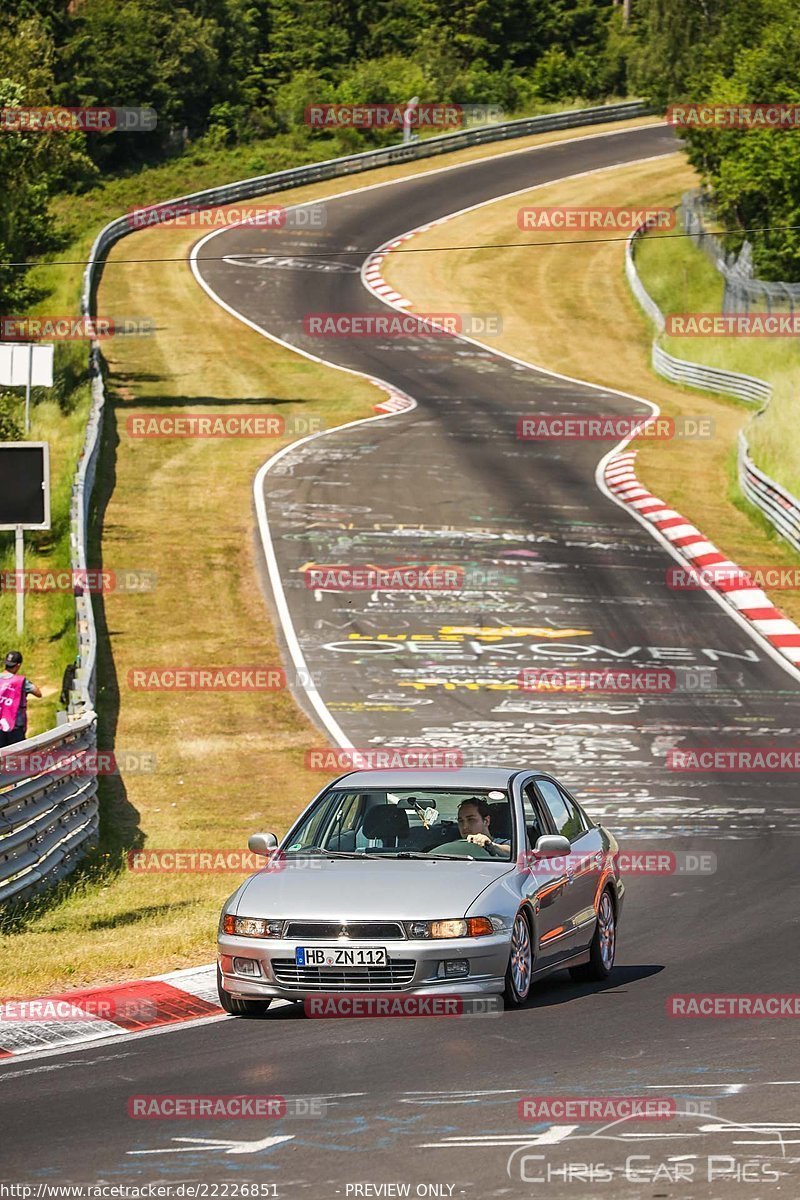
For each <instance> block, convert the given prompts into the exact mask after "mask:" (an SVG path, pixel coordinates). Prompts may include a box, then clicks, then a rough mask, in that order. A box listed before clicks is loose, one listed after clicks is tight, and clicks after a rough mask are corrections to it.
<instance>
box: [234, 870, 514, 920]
mask: <svg viewBox="0 0 800 1200" xmlns="http://www.w3.org/2000/svg"><path fill="white" fill-rule="evenodd" d="M513 870H514V867H513V864H510V863H508V862H506V863H497V862H488V861H484V860H482V859H469V860H467V861H461V860H459V859H451V860H449V861H448V860H446V859H430V860H429V861H423V860H420V859H399V860H398V859H382V860H381V861H370V860H369V859H364V860H355V859H347V858H339V859H333V860H331V859H318V858H314V859H303V860H302V865H301V864H300V863H298V864H292V863H289V862H287V863H286V864H285V865H284V867H283V869H282V870H273V871H259V872H258V874H257V875H254V876H253V877H252V878H251V879H250V880H248V882H247V883H246V884H245V885H244V888H243V889H242V890H241V891H240V892H239V900H238V904H237V905H236V907H235V908H232V909H231V911H234V912H235V913H236V914H237V915H240V916H246V917H275V918H288V917H294V918H302V919H305V920H325V921H330V920H339V919H341V920H347V921H355V920H368V919H369V920H405V921H413V920H426V919H428V920H431V919H435V918H437V917H442V918H444V917H462V916H464V915H465V914H466V912H467V910H468V909H469V907H470V905H471V904H472V903H473V902H474V901H475V899H476V897H477V896H478V895H479V894H480V893H481V892H482V891H483V890H484V888H486V887H487V886H488V885H489V884H491V883H494V882H496V881H497V880H498V879H501V878H502V876H503V875H506V874H508V873H509V872H511V871H513ZM234 903H235V901H234Z"/></svg>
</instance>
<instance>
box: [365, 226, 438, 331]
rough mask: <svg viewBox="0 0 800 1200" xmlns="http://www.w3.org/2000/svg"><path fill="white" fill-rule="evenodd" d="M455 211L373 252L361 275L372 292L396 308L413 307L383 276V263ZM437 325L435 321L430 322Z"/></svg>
mask: <svg viewBox="0 0 800 1200" xmlns="http://www.w3.org/2000/svg"><path fill="white" fill-rule="evenodd" d="M456 215H457V214H455V213H452V214H451V213H448V214H447V216H446V217H439V219H438V220H436V221H429V222H428V223H427V225H420V226H419V227H418V228H417V229H412V230H410V231H409V232H408V233H404V234H401V236H400V237H398V238H394V239H393V241H391V242H386V244H385V245H383V246H381V247H380V248H379V249H378V250H376V251H375V253H374V254H371V255H370V256H369V258H368V259H367V260H366V262H365V263H364V266H363V269H362V273H361V277H362V279H363V281H364V283H365V284H366V286H367V287H368V288H369V290H370V291H371V292H374V293H375V295H376V296H377V297H378V298H379V299H380V300H383V301H385V302H386V303H387V304H391V305H393V307H394V308H401V309H406V308H411V306H412V304H413V301H412V300H409V299H408V298H407V297H406V296H403V295H401V294H400V292H397V291H395V289H394V288H393V287H391V286H390V285H389V284H388V283H387V282H386V280H385V279H384V278H383V272H382V265H381V264H382V263H383V261H384V259H385V258H388V256H389V255H390V254H391V252H392V250H397V249H398V248H399V247H400V246H402V245H403V243H404V242H410V241H411V239H412V238H414V237H416V236H417V234H418V233H425V232H426V231H427V230H428V229H433V228H435V226H437V225H444V224H446V222H447V221H450V220H452V218H453V216H456ZM430 323H431V324H432V325H435V324H436V322H435V321H431V322H430Z"/></svg>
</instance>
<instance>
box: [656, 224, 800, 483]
mask: <svg viewBox="0 0 800 1200" xmlns="http://www.w3.org/2000/svg"><path fill="white" fill-rule="evenodd" d="M637 267H638V270H639V274H640V276H641V279H642V282H643V283H644V285H645V287H646V288H647V290H648V291H649V292H650V294H651V296H653V298H654V299H655V301H656V303H657V304H658V305H659V307H660V308H661V310H662V312H664V313H676V312H721V311H722V299H723V292H724V288H723V282H722V277H721V276H720V274H719V272H718V271H717V270H716V269H715V268H714V266H713V265H712V264H711V263H710V262H709V260H708V259H707V258H706V256H705V254H703V252H702V251H701V250H698V249H696V248H695V247H694V246H693V245H692V243H691V241H689V239H688V238H675V237H672V238H667V237H664V236H660V235H659V234H657V233H654V234H652V235H650V234H649V235H648V236H647V237H645V238H643V239H642V240H641V241H640V243H639V253H638V257H637ZM663 345H664V349H665V350H667V351H669V353H670V354H674V355H676V356H677V357H678V358H686V359H693V360H694V361H695V362H702V363H705V364H707V365H708V366H713V367H723V368H725V369H726V370H728V371H741V372H743V373H744V374H746V375H755V376H756V377H757V378H759V379H766V380H767V381H768V382H769V383H771V384H772V389H773V395H772V399H771V400H770V402H769V405H768V406H767V408H766V409H765V411H764V412H763V413H762V414H761V415H760V416H759V417H758V419H757V420H755V421H754V422H753V423H752V425H751V426H750V427H749V428H748V430H747V440H748V442H749V444H750V450H751V453H752V455H753V458H754V460H755V461H756V463H757V464H758V466H760V467H761V469H762V470H764V471H766V472H767V473H768V474H769V475H771V476H772V477H773V478H774V479H777V480H778V482H779V483H781V484H783V486H784V487H787V488H788V489H789V490H790V491H791V492H793V493H794V494H795V495H796V496H800V439H798V438H797V437H796V436H795V435H796V429H797V417H798V399H797V396H798V392H800V344H799V343H798V339H797V338H792V337H716V338H710V337H692V338H687V337H684V338H676V337H668V338H665V339H664V341H663Z"/></svg>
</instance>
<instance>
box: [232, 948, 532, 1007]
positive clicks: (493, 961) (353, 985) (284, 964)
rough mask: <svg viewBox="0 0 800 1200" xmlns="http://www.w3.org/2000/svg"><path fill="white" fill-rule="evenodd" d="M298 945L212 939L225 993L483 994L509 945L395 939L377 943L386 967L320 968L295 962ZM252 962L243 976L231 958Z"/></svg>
mask: <svg viewBox="0 0 800 1200" xmlns="http://www.w3.org/2000/svg"><path fill="white" fill-rule="evenodd" d="M300 944H314V945H323V944H325V943H322V942H319V941H314V939H308V942H307V943H306V942H304V943H300V942H297V941H287V940H284V939H282V938H249V937H235V936H232V935H228V934H222V935H220V937H219V940H218V951H219V954H218V961H219V966H220V971H221V973H222V985H223V987H224V988H225V991H226V992H229V993H230V995H232V996H237V997H240V998H241V999H250V1000H254V999H268V998H270V997H273V996H276V997H279V998H281V999H284V1000H304V999H306V998H307V997H308V996H321V995H331V994H337V995H338V994H341V993H342V992H358V993H359V994H364V993H367V992H376V993H381V994H384V995H385V994H387V993H392V994H397V995H403V996H407V995H414V994H421V993H430V992H433V991H435V992H436V993H437V994H441V995H448V996H468V995H478V994H480V995H485V994H492V993H498V992H502V990H503V987H504V985H505V975H506V968H507V966H508V956H509V948H510V933H508V934H507V933H502V934H495V935H492V936H490V937H480V938H452V939H444V938H443V939H441V940H436V941H428V940H425V941H412V940H411V939H407V940H406V939H400V940H397V941H390V942H384V943H381V944H382V945H384V946H385V947H386V949H387V951H388V955H389V966H388V968H387V967H347V968H324V967H304V968H298V967H297V966H296V965H295V961H294V960H295V950H296V948H297V946H298V945H300ZM327 944H328V945H335V946H342V947H347V948H348V949H358V948H361V947H364V946H367V945H373V944H376V943H367V942H363V941H346V940H343V941H337V942H335V943H327ZM234 958H243V959H249V960H251V961H252V960H255V961H256V962H257V963H258V970H259V975H257V976H252V975H244V974H241V973H239V972H237V971H236V970H234V966H233V959H234ZM445 960H449V961H453V960H458V961H466V962H467V963H468V964H469V973H468V974H467V975H460V976H456V977H448V976H445V975H444V968H443V965H442V964H443V963H444V962H445Z"/></svg>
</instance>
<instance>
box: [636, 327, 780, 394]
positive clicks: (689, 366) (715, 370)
mask: <svg viewBox="0 0 800 1200" xmlns="http://www.w3.org/2000/svg"><path fill="white" fill-rule="evenodd" d="M652 363H653V370H654V371H656V372H657V373H658V374H659V375H663V376H664V378H665V379H669V380H670V381H671V382H672V383H680V384H683V385H684V386H685V387H693V388H699V389H700V390H701V391H704V392H720V393H722V394H723V395H725V396H736V397H737V398H738V399H739V400H746V401H747V403H748V404H765V403H766V401H767V400H769V398H770V396H771V395H772V388H771V387H770V385H769V384H768V383H767V382H766V381H765V380H763V379H756V378H755V376H753V375H741V374H740V373H739V372H738V371H723V370H722V369H721V368H719V367H707V366H705V365H704V364H703V363H696V362H688V361H687V360H686V359H683V358H675V357H674V356H673V355H672V354H668V353H667V351H666V350H665V349H664V348H663V346H659V344H658V342H653V349H652Z"/></svg>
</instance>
